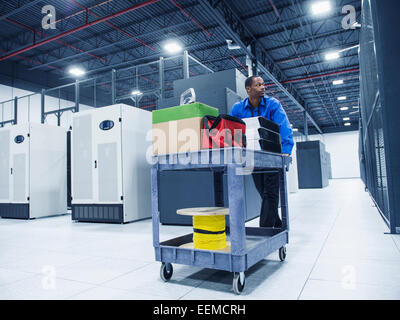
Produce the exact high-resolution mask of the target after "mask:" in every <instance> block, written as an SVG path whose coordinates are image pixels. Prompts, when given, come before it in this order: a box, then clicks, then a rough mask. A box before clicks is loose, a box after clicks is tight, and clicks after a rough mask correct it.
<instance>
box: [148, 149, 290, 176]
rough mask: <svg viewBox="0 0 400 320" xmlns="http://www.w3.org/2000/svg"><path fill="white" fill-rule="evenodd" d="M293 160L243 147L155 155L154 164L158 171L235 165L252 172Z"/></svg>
mask: <svg viewBox="0 0 400 320" xmlns="http://www.w3.org/2000/svg"><path fill="white" fill-rule="evenodd" d="M291 161H292V159H291V158H290V157H287V156H284V155H282V154H280V153H272V152H267V151H258V150H249V149H242V148H223V149H210V150H209V149H207V150H199V151H194V152H186V153H176V154H166V155H157V156H153V164H154V167H155V168H156V169H157V170H158V171H172V170H173V171H175V170H176V171H180V170H194V171H197V170H216V171H218V170H224V169H225V168H226V167H228V166H230V165H233V166H236V167H241V168H243V169H244V170H246V169H248V170H249V172H252V171H253V169H256V170H257V169H258V170H259V169H266V168H268V169H282V168H285V167H287V166H288V165H289V164H290V163H291Z"/></svg>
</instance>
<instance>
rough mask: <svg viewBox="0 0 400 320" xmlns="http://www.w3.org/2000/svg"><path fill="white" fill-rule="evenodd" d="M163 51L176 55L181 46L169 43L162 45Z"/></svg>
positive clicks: (173, 42)
mask: <svg viewBox="0 0 400 320" xmlns="http://www.w3.org/2000/svg"><path fill="white" fill-rule="evenodd" d="M164 49H165V50H166V51H168V52H169V53H178V52H181V51H182V46H181V45H180V44H179V43H177V42H175V41H169V42H167V43H166V44H165V45H164Z"/></svg>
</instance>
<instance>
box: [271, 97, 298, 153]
mask: <svg viewBox="0 0 400 320" xmlns="http://www.w3.org/2000/svg"><path fill="white" fill-rule="evenodd" d="M271 120H272V121H274V122H275V123H277V124H279V126H280V129H281V141H282V153H287V154H291V153H292V149H293V146H294V141H293V131H292V128H291V127H290V122H289V119H288V117H287V115H286V112H285V110H284V109H283V107H282V104H281V103H280V102H279V101H278V100H276V99H274V101H273V110H272V113H271Z"/></svg>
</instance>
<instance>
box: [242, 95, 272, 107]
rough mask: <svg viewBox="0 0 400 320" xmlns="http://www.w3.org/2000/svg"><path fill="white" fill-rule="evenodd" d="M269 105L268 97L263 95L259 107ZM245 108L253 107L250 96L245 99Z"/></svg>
mask: <svg viewBox="0 0 400 320" xmlns="http://www.w3.org/2000/svg"><path fill="white" fill-rule="evenodd" d="M266 105H267V99H266V97H262V98H261V101H260V104H259V105H258V107H265V106H266ZM244 108H245V109H246V108H250V109H251V108H253V107H252V106H251V105H250V102H249V98H246V99H244Z"/></svg>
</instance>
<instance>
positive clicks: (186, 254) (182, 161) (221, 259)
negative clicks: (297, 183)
mask: <svg viewBox="0 0 400 320" xmlns="http://www.w3.org/2000/svg"><path fill="white" fill-rule="evenodd" d="M290 162H291V158H290V157H287V156H283V155H281V154H277V153H271V152H265V151H252V150H248V149H242V148H225V149H212V150H200V151H197V152H188V153H179V154H167V155H158V156H154V157H153V166H152V171H151V175H152V205H153V210H152V219H153V245H154V248H155V257H156V261H160V262H161V263H162V264H161V270H160V276H161V278H162V279H163V280H164V281H168V280H169V279H171V277H172V273H173V267H172V264H173V263H178V264H184V265H189V266H198V267H202V268H211V269H217V270H225V271H230V272H233V290H234V292H235V293H236V294H240V293H241V292H242V291H243V288H244V286H245V273H244V272H245V271H247V270H248V269H249V268H250V267H252V266H253V265H255V264H256V263H258V262H259V261H261V260H262V259H264V258H265V257H266V256H268V255H269V254H271V253H272V252H274V251H277V250H279V258H280V260H281V261H284V260H285V258H286V248H285V245H286V244H287V243H288V241H289V219H288V203H287V188H286V171H287V169H288V166H289V164H290ZM253 169H254V171H253ZM171 170H172V171H174V170H178V171H181V170H185V171H198V170H210V171H212V172H214V175H216V176H220V179H217V180H220V181H221V177H222V175H223V174H227V178H228V190H225V192H228V199H229V225H228V226H227V240H229V241H230V243H231V251H230V252H226V251H219V250H215V251H211V250H199V249H191V248H182V247H181V246H182V245H185V244H188V243H190V242H193V233H190V234H186V235H183V236H180V237H177V238H174V239H170V240H167V241H164V242H161V243H160V228H159V226H160V210H162V208H159V207H158V173H159V172H161V171H171ZM264 172H279V177H280V179H279V189H280V202H281V216H282V228H279V229H277V228H261V227H246V226H245V212H244V211H245V203H244V201H245V199H244V196H243V193H244V175H245V174H251V173H264ZM217 198H220V196H219V197H216V199H217ZM216 206H218V204H216Z"/></svg>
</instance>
